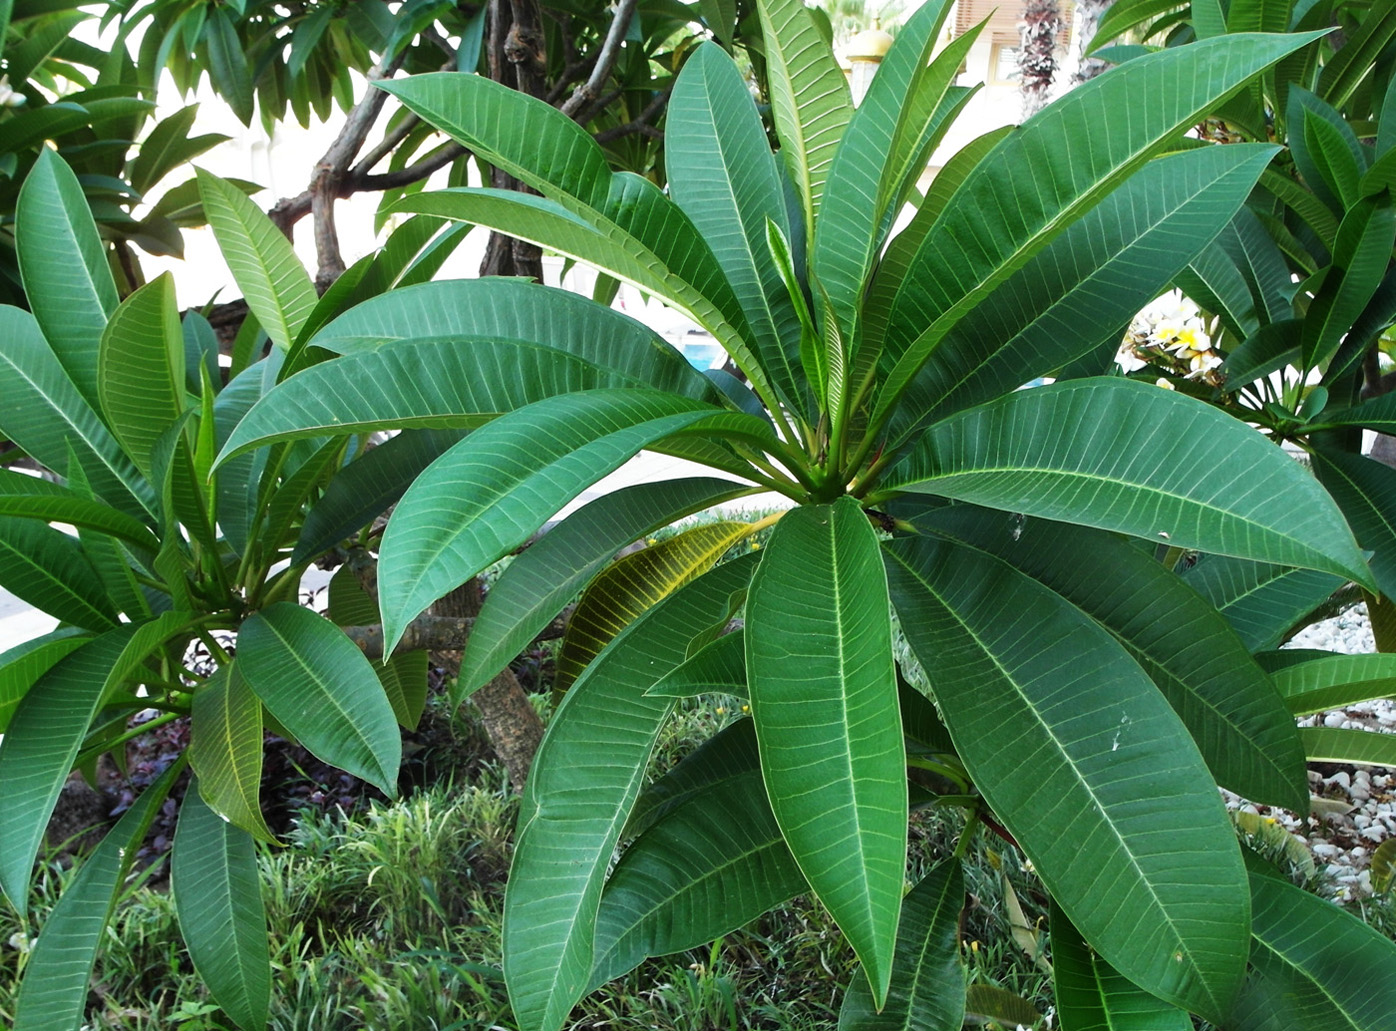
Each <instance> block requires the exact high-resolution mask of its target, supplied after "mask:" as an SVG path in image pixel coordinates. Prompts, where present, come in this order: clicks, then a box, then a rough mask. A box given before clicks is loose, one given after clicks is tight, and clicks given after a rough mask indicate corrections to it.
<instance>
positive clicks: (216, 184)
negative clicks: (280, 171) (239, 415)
mask: <svg viewBox="0 0 1396 1031" xmlns="http://www.w3.org/2000/svg"><path fill="white" fill-rule="evenodd" d="M220 13H221V12H220ZM239 53H241V51H239ZM198 171H199V196H200V197H201V198H202V199H203V204H204V211H205V213H206V214H207V215H208V224H209V226H210V227H212V229H213V235H214V236H215V237H216V238H217V240H218V248H219V250H221V251H222V252H223V260H224V261H226V262H227V263H228V269H229V271H230V272H232V274H233V279H234V280H236V281H237V285H238V289H240V290H241V291H242V294H243V297H244V298H245V299H246V301H247V306H248V307H249V308H250V309H251V310H252V314H253V315H255V316H257V321H258V322H260V323H261V325H262V328H263V329H265V330H266V331H267V336H269V337H271V339H272V340H273V341H274V342H275V343H276V346H277V347H279V348H281V349H282V350H289V349H290V347H291V344H292V343H293V342H294V341H295V339H296V335H297V334H298V333H299V332H300V328H301V325H302V323H304V322H305V320H306V319H307V318H309V317H310V313H311V312H312V311H314V310H315V305H316V303H317V301H318V300H319V298H318V297H317V296H316V293H315V285H314V284H313V283H311V281H310V276H308V275H307V274H306V271H305V268H304V267H303V266H302V265H301V263H300V259H299V258H297V257H296V252H295V251H294V250H293V249H292V248H291V241H290V240H288V239H286V237H285V236H283V235H282V234H281V230H279V229H277V228H276V226H275V225H274V224H273V223H272V221H271V219H269V218H267V216H266V215H265V214H263V213H262V209H261V208H259V207H257V205H256V204H254V203H253V202H252V201H251V200H250V199H249V198H248V197H247V195H246V194H244V193H243V192H242V190H240V189H238V188H237V187H236V186H234V185H233V184H232V183H230V182H227V181H226V180H223V179H220V178H218V176H216V175H213V174H212V173H209V172H206V171H204V170H203V169H202V168H201V169H199V170H198Z"/></svg>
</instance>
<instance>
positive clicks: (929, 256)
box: [877, 34, 1316, 413]
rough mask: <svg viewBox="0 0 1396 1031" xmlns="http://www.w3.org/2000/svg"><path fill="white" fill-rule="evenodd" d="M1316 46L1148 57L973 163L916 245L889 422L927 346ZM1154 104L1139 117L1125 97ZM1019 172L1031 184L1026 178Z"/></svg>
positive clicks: (881, 404)
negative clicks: (1030, 171)
mask: <svg viewBox="0 0 1396 1031" xmlns="http://www.w3.org/2000/svg"><path fill="white" fill-rule="evenodd" d="M1314 38H1316V36H1314V35H1313V34H1308V35H1303V34H1291V35H1284V36H1261V35H1231V36H1227V37H1226V38H1224V39H1216V40H1205V41H1203V42H1200V43H1198V44H1196V45H1195V46H1189V47H1177V48H1171V49H1169V50H1166V51H1163V52H1160V53H1157V54H1150V55H1148V56H1147V57H1142V58H1139V59H1138V60H1135V61H1130V62H1129V63H1128V64H1125V65H1121V66H1120V67H1118V68H1116V69H1114V70H1113V71H1111V72H1110V73H1109V74H1107V75H1101V76H1098V77H1097V78H1095V79H1092V80H1091V81H1090V82H1088V83H1086V84H1084V85H1082V86H1079V87H1077V88H1076V89H1074V90H1072V91H1071V92H1070V93H1068V94H1066V95H1065V96H1064V97H1062V98H1061V99H1060V100H1059V101H1058V102H1056V103H1053V104H1050V105H1048V106H1047V108H1046V109H1044V110H1043V111H1041V112H1040V113H1039V114H1037V115H1035V116H1034V117H1033V118H1031V119H1030V120H1029V121H1028V122H1027V123H1025V124H1024V125H1023V126H1021V127H1020V128H1019V129H1018V131H1017V132H1016V133H1014V134H1013V135H1011V136H1009V137H1007V138H1006V139H1005V140H1004V142H1003V143H1002V144H1001V145H1000V146H999V147H998V148H996V149H995V151H994V152H993V153H994V160H992V161H982V162H980V164H979V165H977V166H976V167H975V169H974V171H973V172H971V173H970V174H969V176H968V177H967V178H966V179H965V181H964V183H963V184H962V185H961V187H960V189H959V190H957V191H956V194H955V199H956V202H955V203H952V204H950V205H948V206H947V207H946V209H945V212H944V214H943V215H942V217H941V218H940V219H938V220H937V222H936V224H935V225H934V226H933V227H932V228H931V230H930V232H929V233H928V234H927V236H926V239H925V240H924V241H923V243H922V245H921V247H920V250H919V251H918V253H917V256H916V258H915V260H914V261H913V264H912V269H911V271H910V273H909V274H908V276H907V278H906V280H905V281H904V283H903V286H902V289H901V291H900V292H899V293H898V296H897V298H896V300H895V302H894V305H893V311H892V316H891V321H890V322H889V328H888V332H887V336H886V338H885V341H884V345H885V347H886V349H887V351H888V354H889V356H890V357H891V358H892V359H894V360H895V366H894V367H893V368H892V371H891V372H890V373H889V375H888V378H887V380H886V381H885V383H884V386H883V389H882V393H881V395H880V396H879V400H878V402H877V405H878V407H877V412H878V413H883V412H886V411H888V410H890V409H891V408H892V407H893V406H894V405H895V404H896V402H897V401H898V400H899V398H900V397H901V395H902V392H903V390H904V389H905V387H906V385H907V384H908V383H909V382H910V381H911V380H912V378H913V377H914V376H915V374H916V372H917V370H919V369H920V368H921V366H922V365H923V364H924V362H925V360H926V358H927V356H928V355H929V354H930V353H931V352H932V351H933V350H934V348H935V346H936V344H937V343H938V342H939V341H940V340H941V339H943V338H944V336H945V335H946V333H947V332H948V331H949V330H950V328H951V327H952V326H954V325H955V323H957V322H959V321H960V319H962V318H963V317H964V316H965V315H966V314H968V313H969V312H970V311H972V310H974V309H975V308H976V307H977V306H978V305H979V304H980V303H981V302H982V301H983V300H984V298H985V297H987V296H988V295H989V294H990V293H991V292H992V291H993V290H994V289H995V288H996V287H997V286H998V285H999V284H1000V283H1002V282H1003V281H1004V280H1005V279H1007V278H1008V276H1010V275H1011V274H1012V273H1013V272H1014V271H1016V270H1017V269H1018V268H1020V267H1022V265H1023V264H1025V263H1026V262H1027V261H1028V260H1029V259H1030V258H1031V257H1032V255H1033V254H1035V253H1037V252H1038V251H1040V250H1041V249H1042V248H1043V247H1044V246H1046V244H1047V243H1048V242H1049V241H1050V240H1051V239H1052V238H1053V237H1055V236H1056V235H1057V234H1058V233H1060V232H1061V231H1062V230H1064V229H1065V228H1066V227H1067V226H1068V225H1070V224H1071V223H1072V222H1074V221H1075V220H1076V219H1078V218H1080V217H1081V215H1083V214H1085V212H1086V211H1087V210H1089V209H1090V208H1092V207H1094V206H1095V204H1096V203H1098V202H1099V201H1100V200H1101V199H1102V198H1103V197H1104V196H1105V195H1106V194H1107V193H1109V192H1110V191H1111V190H1112V189H1114V188H1115V187H1116V186H1118V185H1120V183H1121V182H1123V181H1124V180H1125V178H1127V177H1128V176H1129V175H1131V174H1132V173H1134V172H1136V171H1138V169H1139V168H1140V167H1142V165H1143V164H1144V162H1145V161H1147V160H1148V159H1149V158H1150V157H1152V156H1153V155H1154V154H1156V153H1158V152H1159V151H1160V150H1161V149H1162V148H1163V147H1164V146H1166V145H1167V144H1168V143H1169V142H1171V141H1172V140H1173V138H1174V137H1175V136H1176V135H1177V134H1178V133H1180V132H1181V131H1182V130H1183V129H1185V128H1187V127H1189V126H1191V125H1193V124H1194V123H1195V122H1196V121H1197V120H1198V118H1199V116H1200V115H1202V114H1203V113H1205V112H1206V111H1208V110H1210V109H1211V108H1212V106H1213V105H1214V104H1215V103H1216V102H1217V101H1218V100H1220V99H1221V98H1224V97H1225V96H1227V95H1229V94H1231V93H1232V92H1234V91H1235V90H1236V89H1237V88H1238V87H1239V86H1240V85H1241V84H1242V83H1244V82H1245V81H1246V80H1247V79H1249V78H1250V77H1251V76H1253V75H1255V74H1256V73H1258V72H1260V71H1261V70H1262V69H1264V68H1265V67H1266V66H1268V65H1270V64H1272V63H1274V62H1275V61H1278V60H1279V59H1280V58H1281V57H1283V56H1284V55H1285V54H1287V53H1290V52H1292V51H1293V50H1295V49H1297V48H1299V47H1300V46H1303V45H1305V44H1306V43H1308V42H1311V41H1312V40H1313V39H1314ZM1136 96H1151V97H1157V98H1158V102H1157V103H1151V104H1146V105H1139V104H1134V103H1130V102H1128V100H1127V99H1126V98H1127V97H1136ZM1023 167H1032V168H1034V169H1035V170H1037V171H1036V174H1034V175H1032V176H1023V175H1021V174H1020V172H1021V169H1022V168H1023Z"/></svg>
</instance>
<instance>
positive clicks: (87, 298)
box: [15, 147, 117, 407]
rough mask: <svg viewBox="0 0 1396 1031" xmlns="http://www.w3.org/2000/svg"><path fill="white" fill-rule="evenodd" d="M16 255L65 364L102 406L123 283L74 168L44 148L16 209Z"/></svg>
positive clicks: (40, 317)
mask: <svg viewBox="0 0 1396 1031" xmlns="http://www.w3.org/2000/svg"><path fill="white" fill-rule="evenodd" d="M15 250H16V251H17V253H18V257H19V268H20V274H21V275H22V276H23V278H24V289H25V294H26V295H27V296H28V299H29V304H30V306H31V307H32V309H33V311H34V318H35V319H36V320H37V321H38V323H39V326H40V327H42V329H43V333H44V336H45V337H46V338H47V340H48V342H49V345H50V346H51V347H52V348H53V352H54V354H55V355H57V357H58V361H59V363H60V364H61V365H62V366H63V369H64V371H65V372H67V374H68V376H69V377H70V378H71V379H72V381H73V383H74V384H75V385H76V386H77V388H78V392H79V393H80V394H81V395H82V397H83V399H84V400H85V401H86V402H87V403H88V404H89V405H92V406H93V407H96V405H97V343H98V341H99V340H101V338H102V329H103V328H104V327H105V326H106V324H107V317H108V316H109V315H111V313H112V312H113V311H115V310H116V304H117V295H116V284H115V282H113V280H112V275H111V269H110V268H109V267H108V266H107V254H106V247H105V246H104V245H103V243H102V240H101V237H99V236H98V235H97V225H96V223H95V222H94V221H93V220H92V212H91V209H90V208H89V207H88V205H87V198H86V197H85V196H83V192H82V186H81V184H80V183H79V182H78V178H77V176H76V175H74V174H73V170H72V169H71V168H69V167H68V165H67V163H66V162H65V161H64V160H63V159H62V158H61V157H59V156H58V154H57V152H56V151H53V150H51V149H49V148H48V147H44V148H42V149H41V150H40V152H39V157H38V160H37V161H35V162H34V167H33V168H32V169H30V172H29V175H28V176H26V177H25V180H24V186H23V188H22V189H21V190H20V192H19V199H18V200H17V201H16V203H15Z"/></svg>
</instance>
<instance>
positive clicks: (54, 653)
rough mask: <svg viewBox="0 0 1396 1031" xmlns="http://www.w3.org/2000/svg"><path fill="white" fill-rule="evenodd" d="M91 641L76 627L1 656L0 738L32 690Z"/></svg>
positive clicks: (57, 631)
mask: <svg viewBox="0 0 1396 1031" xmlns="http://www.w3.org/2000/svg"><path fill="white" fill-rule="evenodd" d="M90 640H91V637H89V636H88V635H87V634H85V633H83V631H81V630H79V629H78V628H77V627H64V628H63V629H61V630H54V631H52V632H50V633H47V634H44V635H42V636H40V637H35V638H31V639H30V640H28V641H25V642H24V643H23V644H17V645H15V646H14V647H13V648H8V649H6V650H5V651H4V652H0V734H3V733H4V732H5V728H6V727H8V726H9V725H10V718H11V717H12V716H13V715H14V711H15V709H16V707H18V705H19V702H20V699H21V698H23V697H24V696H25V694H26V693H28V691H29V688H30V687H32V686H33V685H34V683H35V682H36V681H37V680H38V679H39V678H40V677H42V676H43V675H44V674H45V673H47V672H48V671H49V670H50V669H51V668H53V665H54V664H55V663H56V662H58V661H59V660H60V659H62V658H63V657H64V656H67V655H71V654H72V653H73V652H75V651H77V649H79V648H81V647H82V646H83V645H84V644H86V643H87V642H88V641H90Z"/></svg>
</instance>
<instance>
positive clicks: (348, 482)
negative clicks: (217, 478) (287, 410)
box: [233, 430, 465, 564]
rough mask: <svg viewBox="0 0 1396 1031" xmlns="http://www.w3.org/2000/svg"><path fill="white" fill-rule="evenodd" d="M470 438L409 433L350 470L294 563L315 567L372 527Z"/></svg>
mask: <svg viewBox="0 0 1396 1031" xmlns="http://www.w3.org/2000/svg"><path fill="white" fill-rule="evenodd" d="M464 436H465V431H464V430H408V431H406V432H403V433H399V434H398V435H397V436H395V437H393V438H392V439H390V440H387V441H384V442H383V443H382V444H379V445H378V446H377V447H374V448H372V449H370V450H368V451H366V452H364V453H363V454H362V455H360V456H359V457H357V458H355V459H354V460H353V461H352V462H350V463H348V464H347V465H345V466H344V467H343V468H341V469H340V470H339V471H338V472H336V473H335V474H334V478H333V479H331V480H330V482H329V483H327V484H326V485H325V489H324V490H323V491H322V492H321V494H320V497H319V499H318V500H316V501H315V503H314V504H313V505H311V507H310V511H309V512H307V513H306V514H305V522H304V524H303V525H302V526H301V534H300V539H299V540H297V541H296V550H295V551H294V552H293V553H292V555H291V562H292V563H293V564H301V563H305V562H309V561H310V560H311V559H313V558H315V556H317V555H320V554H322V553H323V552H326V551H329V550H330V549H331V548H333V547H335V546H336V545H337V544H339V543H340V542H341V541H343V540H344V539H345V538H347V537H352V536H354V535H355V534H356V533H358V532H359V530H360V529H361V528H363V527H365V526H367V525H369V524H370V523H372V522H373V521H374V520H375V519H377V518H378V517H379V516H380V515H382V514H383V513H384V512H386V511H387V510H388V509H389V508H391V507H392V506H393V505H394V504H396V503H397V501H398V499H399V498H401V497H402V495H403V492H404V491H406V490H407V488H408V486H410V485H411V483H412V481H413V480H414V479H416V478H417V476H418V474H419V473H421V472H422V470H423V469H425V468H426V467H427V466H429V465H431V463H432V462H434V461H436V459H438V458H440V457H441V455H442V454H443V453H444V452H445V451H446V450H447V449H448V448H450V447H452V446H453V445H455V444H457V443H459V442H460V440H461V439H462V438H463V437H464ZM233 461H234V462H236V461H238V460H237V459H234V460H233Z"/></svg>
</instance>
